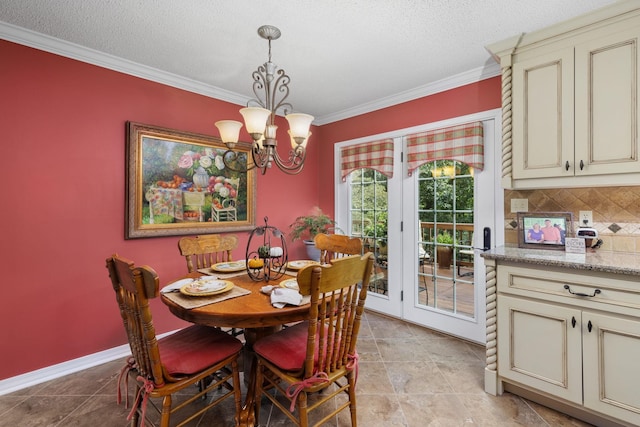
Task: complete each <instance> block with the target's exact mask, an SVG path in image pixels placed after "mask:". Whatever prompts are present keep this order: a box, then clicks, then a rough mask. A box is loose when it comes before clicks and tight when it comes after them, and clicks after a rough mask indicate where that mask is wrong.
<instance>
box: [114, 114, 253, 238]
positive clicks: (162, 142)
mask: <svg viewBox="0 0 640 427" xmlns="http://www.w3.org/2000/svg"><path fill="white" fill-rule="evenodd" d="M126 140H127V141H126V142H127V147H126V151H127V153H126V157H127V167H126V173H127V176H126V226H125V238H126V239H136V238H143V237H161V236H175V235H187V234H206V233H215V232H232V231H241V230H252V229H253V228H255V210H256V174H255V169H254V170H251V171H248V172H247V171H246V169H247V166H249V167H250V166H251V162H252V160H251V155H250V154H251V144H249V143H238V144H237V145H236V147H235V148H234V151H236V152H238V155H237V156H236V157H234V158H233V159H231V160H228V164H225V162H224V161H223V157H222V156H223V155H224V153H225V151H226V150H227V148H226V146H225V145H224V143H223V142H222V141H221V140H220V139H219V138H216V137H213V136H207V135H200V134H195V133H188V132H180V131H177V130H172V129H166V128H161V127H156V126H150V125H145V124H141V123H134V122H127V129H126ZM238 170H240V171H244V172H238Z"/></svg>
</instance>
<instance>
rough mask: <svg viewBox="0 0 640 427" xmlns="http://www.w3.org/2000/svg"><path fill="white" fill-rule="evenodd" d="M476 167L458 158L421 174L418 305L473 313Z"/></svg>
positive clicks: (433, 165) (434, 164)
mask: <svg viewBox="0 0 640 427" xmlns="http://www.w3.org/2000/svg"><path fill="white" fill-rule="evenodd" d="M473 181H474V180H473V170H472V168H470V167H469V166H468V165H466V164H464V163H460V162H457V161H453V160H440V161H435V162H432V163H427V164H425V165H423V166H421V167H420V169H419V174H418V218H419V221H420V224H419V238H418V242H417V244H418V257H419V259H418V262H419V267H418V276H419V277H418V281H417V286H418V304H420V305H425V306H429V307H432V308H433V309H435V310H440V311H444V312H449V313H453V314H457V315H460V316H468V317H472V318H473V317H474V316H475V313H474V306H475V304H474V289H473V279H474V277H473V276H474V271H473V270H474V268H473V266H474V264H473V258H474V257H473V255H474V252H473V219H474V218H473V200H474V199H473V194H474V182H473Z"/></svg>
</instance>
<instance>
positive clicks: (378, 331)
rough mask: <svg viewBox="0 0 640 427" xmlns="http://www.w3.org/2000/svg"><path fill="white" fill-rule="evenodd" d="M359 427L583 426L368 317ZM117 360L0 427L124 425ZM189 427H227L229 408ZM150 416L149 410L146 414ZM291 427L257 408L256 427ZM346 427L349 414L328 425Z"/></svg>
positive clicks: (2, 402)
mask: <svg viewBox="0 0 640 427" xmlns="http://www.w3.org/2000/svg"><path fill="white" fill-rule="evenodd" d="M358 352H359V354H360V369H359V377H358V425H359V426H360V427H378V426H380V427H391V426H406V427H425V426H438V427H449V426H492V427H493V426H553V427H557V426H573V427H576V426H581V427H585V426H589V424H586V423H583V422H581V421H578V420H575V419H573V418H570V417H568V416H566V415H564V414H560V413H558V412H555V411H553V410H551V409H548V408H545V407H543V406H540V405H538V404H535V403H533V402H530V401H527V400H524V399H522V398H520V397H517V396H515V395H512V394H508V393H506V394H505V395H503V396H500V397H495V396H491V395H489V394H487V393H485V392H484V391H483V389H484V388H483V378H484V371H483V369H484V347H482V346H479V345H475V344H470V343H467V342H464V341H461V340H458V339H455V338H452V337H448V336H446V335H442V334H439V333H436V332H433V331H430V330H428V329H425V328H421V327H418V326H415V325H411V324H408V323H405V322H402V321H399V320H395V319H389V318H386V317H384V316H380V315H378V314H375V313H371V312H367V313H366V314H365V321H364V322H363V325H362V328H361V332H360V338H359V342H358ZM123 362H124V361H123V360H117V361H113V362H109V363H106V364H104V365H100V366H97V367H94V368H91V369H87V370H86V371H82V372H78V373H75V374H72V375H68V376H66V377H63V378H60V379H57V380H53V381H50V382H47V383H43V384H40V385H37V386H33V387H30V388H27V389H23V390H20V391H17V392H14V393H11V394H8V395H4V396H0V426H7V427H9V426H11V427H14V426H20V427H31V426H90V427H101V426H109V427H110V426H126V425H127V421H126V416H127V413H128V411H127V410H126V409H125V408H124V405H120V406H118V405H117V404H116V382H117V377H118V372H119V369H120V367H121V366H122V365H123ZM227 402H228V404H226V405H224V407H223V408H220V409H213V410H212V411H209V412H208V413H207V414H205V415H204V416H203V417H202V419H200V420H198V421H197V422H193V423H192V424H190V425H192V426H214V427H222V426H232V425H233V408H232V407H233V403H232V402H231V401H230V400H227ZM149 412H152V411H149ZM290 424H291V423H290V422H289V421H288V419H286V417H284V415H282V414H281V413H280V412H279V411H278V410H273V411H272V410H271V407H270V406H269V405H267V404H263V407H262V411H261V414H260V425H261V426H263V427H276V426H287V425H290ZM325 425H327V426H332V427H343V426H348V425H350V424H349V417H348V412H347V413H342V414H341V415H339V416H338V417H337V419H335V420H332V422H330V423H326V424H325Z"/></svg>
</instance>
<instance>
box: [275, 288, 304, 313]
mask: <svg viewBox="0 0 640 427" xmlns="http://www.w3.org/2000/svg"><path fill="white" fill-rule="evenodd" d="M287 304H291V305H301V304H302V295H300V292H298V291H296V290H295V289H289V288H280V287H275V288H273V290H272V291H271V305H273V306H274V307H275V308H282V307H284V306H285V305H287Z"/></svg>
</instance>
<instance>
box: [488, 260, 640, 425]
mask: <svg viewBox="0 0 640 427" xmlns="http://www.w3.org/2000/svg"><path fill="white" fill-rule="evenodd" d="M492 252H494V251H492ZM495 252H496V253H497V254H498V256H496V257H494V254H492V253H489V254H486V255H483V256H484V257H485V258H487V259H486V260H485V264H486V265H487V280H486V282H487V287H488V289H487V369H486V370H485V390H486V391H487V392H490V393H494V394H500V393H502V391H503V390H507V391H511V392H513V393H516V394H522V395H523V396H525V397H527V398H531V399H533V400H538V401H540V402H541V403H543V404H547V405H548V406H554V405H557V406H555V407H556V408H557V409H560V410H564V411H565V412H567V413H570V414H571V415H573V416H576V417H578V418H583V419H585V420H586V421H589V422H591V423H595V424H596V425H629V426H640V393H638V384H640V363H638V360H640V359H639V358H640V270H639V269H640V267H639V265H640V264H639V263H638V261H639V258H640V255H635V254H633V255H629V256H628V257H627V258H626V259H625V257H624V256H621V255H619V254H613V255H611V257H612V259H613V261H611V262H612V263H617V262H620V263H625V262H626V263H629V265H630V266H631V269H632V270H633V273H634V274H628V273H627V272H625V274H616V273H612V272H610V271H611V270H614V269H612V268H609V267H606V266H604V267H602V265H600V264H596V265H595V266H594V265H589V259H588V258H587V257H585V256H583V258H582V259H583V261H578V262H575V261H574V260H573V259H572V258H571V255H569V256H567V255H565V254H564V253H557V254H551V255H550V254H549V253H548V252H551V253H552V252H553V251H541V254H540V255H539V256H540V264H537V263H536V260H535V258H536V256H538V254H536V251H535V250H533V251H532V250H528V251H526V250H524V249H512V250H511V249H507V250H506V255H507V256H506V257H505V256H504V255H505V253H504V252H502V253H500V250H497V251H495ZM532 252H533V253H532ZM616 256H617V257H618V258H620V259H618V260H615V257H616ZM594 257H595V255H594ZM585 259H586V261H585ZM518 260H521V262H520V261H518ZM550 260H551V261H550ZM601 261H602V259H600V258H596V261H595V262H596V263H600V262H601ZM625 268H626V267H625ZM598 270H602V271H598ZM492 284H495V289H493V291H492ZM494 291H495V293H494ZM549 402H552V403H553V404H549Z"/></svg>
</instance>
